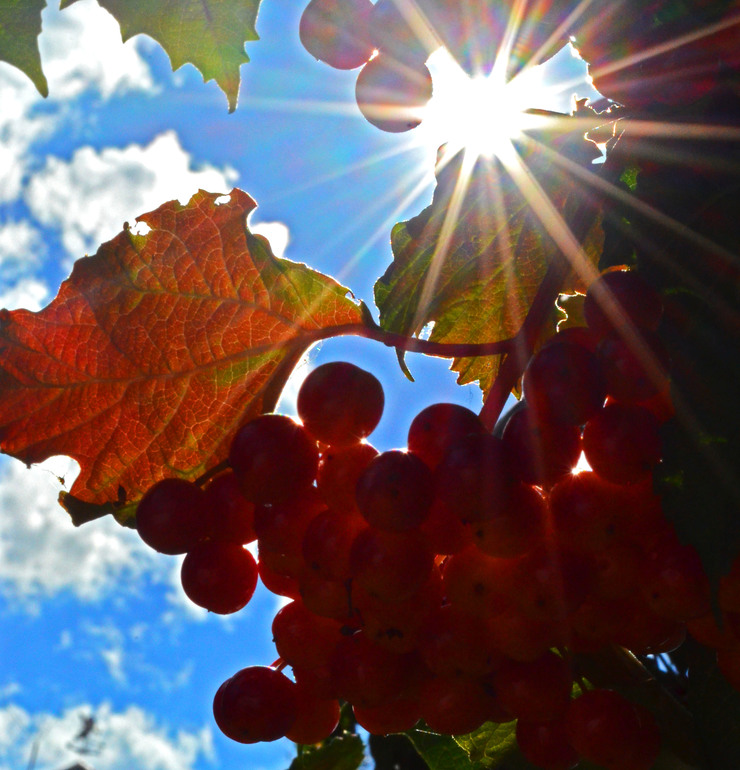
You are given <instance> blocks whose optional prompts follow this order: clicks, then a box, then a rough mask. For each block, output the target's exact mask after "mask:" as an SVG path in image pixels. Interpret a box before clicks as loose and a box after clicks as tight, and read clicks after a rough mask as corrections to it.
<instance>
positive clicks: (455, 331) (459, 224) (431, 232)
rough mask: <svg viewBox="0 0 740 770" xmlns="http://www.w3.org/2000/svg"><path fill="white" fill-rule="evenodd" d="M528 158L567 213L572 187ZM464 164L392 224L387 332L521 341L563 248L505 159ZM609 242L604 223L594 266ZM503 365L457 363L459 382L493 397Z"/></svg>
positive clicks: (381, 291) (443, 174) (384, 310)
mask: <svg viewBox="0 0 740 770" xmlns="http://www.w3.org/2000/svg"><path fill="white" fill-rule="evenodd" d="M581 135H582V132H581ZM579 141H581V143H582V144H586V143H585V142H583V141H582V140H579ZM591 147H592V145H591ZM591 157H593V156H592V155H591V156H588V155H585V156H584V160H586V159H587V160H588V162H589V163H590V158H591ZM526 161H527V165H528V169H529V172H530V173H531V174H533V175H535V176H536V175H537V173H538V172H539V171H541V172H542V173H541V175H540V178H539V179H538V180H537V181H538V182H539V183H540V184H541V185H542V187H543V188H544V189H545V190H546V192H547V193H548V195H549V197H550V200H551V201H552V204H553V205H554V207H555V208H556V209H557V210H558V212H559V213H560V214H561V215H562V216H564V217H565V216H567V211H566V209H567V208H568V206H569V205H572V201H571V198H570V192H571V190H572V184H569V183H566V182H565V179H564V175H563V174H562V173H554V172H553V169H552V164H548V163H547V162H546V161H545V159H544V158H542V157H539V156H538V155H537V153H536V152H530V153H528V157H527V158H526ZM464 163H465V161H464V159H463V155H462V153H460V154H458V155H457V156H456V157H455V158H453V160H452V161H450V162H449V163H447V165H445V166H443V167H442V166H441V167H440V169H439V170H438V175H437V188H436V190H435V193H434V198H433V200H432V203H431V205H430V206H428V207H427V208H426V209H424V211H422V212H421V213H420V214H419V215H418V216H416V217H414V218H413V219H410V220H408V221H407V222H401V223H399V224H397V225H396V226H395V227H394V228H393V231H392V233H391V246H392V248H393V255H394V259H393V262H392V263H391V265H390V266H389V267H388V269H387V270H386V272H385V274H384V275H383V276H382V277H381V278H380V279H379V280H378V281H377V283H376V284H375V301H376V304H377V305H378V308H379V309H380V325H381V327H383V328H384V329H386V330H388V331H392V332H398V333H402V334H416V335H418V334H420V333H421V332H422V330H423V329H424V327H425V326H427V325H428V324H430V323H433V324H434V326H433V329H432V331H431V334H430V336H429V339H431V340H432V341H436V342H445V343H482V342H495V341H498V340H505V339H509V338H511V337H513V336H514V335H515V334H516V333H517V332H518V331H519V329H520V327H521V325H522V322H523V321H524V318H525V317H526V315H527V312H528V311H529V308H530V306H531V304H532V300H533V298H534V296H535V294H536V292H537V289H538V287H539V285H540V283H541V281H542V278H543V277H544V275H545V272H546V270H547V266H548V263H549V260H550V259H551V258H552V256H553V252H554V246H553V242H552V239H551V237H550V235H549V233H548V230H547V227H546V225H545V224H543V221H542V219H541V218H540V216H539V212H538V206H535V205H533V203H532V200H531V199H529V198H528V197H527V196H526V195H525V194H523V193H522V191H521V189H520V185H519V184H517V183H516V182H515V181H514V180H513V179H512V177H511V175H510V174H509V172H508V170H507V169H505V168H504V166H503V164H502V163H501V162H500V161H499V160H497V159H496V158H485V157H481V158H479V159H478V160H477V162H476V164H475V166H474V167H473V168H472V169H468V170H467V171H465V170H462V168H463V166H464ZM548 176H549V177H552V178H548ZM460 179H463V180H466V181H464V183H461V182H459V180H460ZM601 241H602V236H601V227H600V225H599V224H598V222H597V223H596V224H595V225H594V226H593V227H592V228H591V231H590V232H589V235H588V237H587V238H586V239H585V240H584V248H585V251H586V253H587V259H588V260H590V262H591V263H592V264H594V265H595V264H596V262H597V260H598V255H599V254H600V253H601ZM564 288H567V287H564ZM557 320H558V316H557V315H556V313H555V312H553V314H552V317H551V320H550V323H549V324H548V326H547V328H545V329H543V336H545V337H546V336H548V335H549V334H552V333H554V331H555V325H556V321H557ZM499 363H500V356H481V357H477V358H458V359H455V360H454V362H453V364H452V369H453V370H454V371H456V372H458V373H459V377H458V382H459V383H460V384H466V383H471V382H475V381H478V382H479V384H480V387H481V389H482V390H483V391H484V393H486V392H488V390H489V389H490V387H491V384H492V383H493V380H494V378H495V376H496V372H497V371H498V366H499Z"/></svg>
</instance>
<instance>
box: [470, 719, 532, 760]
mask: <svg viewBox="0 0 740 770" xmlns="http://www.w3.org/2000/svg"><path fill="white" fill-rule="evenodd" d="M455 740H456V741H457V742H458V743H459V744H460V746H462V748H463V749H465V751H466V752H467V754H468V756H469V757H470V760H471V762H480V763H481V765H483V767H502V768H503V767H505V768H507V770H508V769H509V768H511V770H514V768H529V767H531V765H530V764H529V762H527V761H526V760H525V759H524V757H523V756H522V755H521V753H520V752H519V749H518V747H517V743H516V722H505V723H503V724H495V723H494V722H486V724H484V725H483V726H482V727H480V728H479V729H478V730H476V731H475V732H472V733H470V734H469V735H460V736H458V737H456V738H455Z"/></svg>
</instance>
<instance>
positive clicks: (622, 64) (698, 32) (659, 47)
mask: <svg viewBox="0 0 740 770" xmlns="http://www.w3.org/2000/svg"><path fill="white" fill-rule="evenodd" d="M738 25H740V12H738V14H737V16H735V17H733V18H730V19H725V20H723V21H719V22H716V23H714V24H707V25H706V26H704V27H701V28H699V29H695V30H693V31H691V32H687V33H686V34H685V35H680V36H679V37H675V38H673V39H672V40H667V41H665V42H663V43H658V44H656V45H654V46H650V47H649V48H645V49H643V50H641V51H640V52H639V53H634V54H631V55H630V56H623V57H622V58H621V59H617V60H615V61H614V62H612V63H611V64H605V65H601V66H599V67H598V68H596V69H595V70H594V71H593V73H592V76H593V77H594V78H595V79H598V78H599V77H600V76H604V75H611V74H614V73H615V72H619V71H621V70H623V69H626V68H628V67H632V66H634V65H636V64H640V63H641V62H644V61H647V60H649V59H652V58H654V57H656V56H662V55H664V54H666V53H670V52H671V51H675V50H677V49H679V48H681V47H683V46H685V45H688V44H689V43H694V42H696V41H697V40H701V39H702V38H705V37H709V36H710V35H713V34H715V33H716V32H722V31H725V30H727V29H730V28H731V27H734V26H738ZM738 34H740V26H739V29H738ZM679 74H680V73H677V72H675V71H671V73H670V77H671V78H674V77H676V76H677V75H679Z"/></svg>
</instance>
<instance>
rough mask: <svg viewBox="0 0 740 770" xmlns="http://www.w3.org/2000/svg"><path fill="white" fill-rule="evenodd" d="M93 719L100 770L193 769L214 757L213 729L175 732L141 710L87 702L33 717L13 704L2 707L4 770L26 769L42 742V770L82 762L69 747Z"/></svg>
mask: <svg viewBox="0 0 740 770" xmlns="http://www.w3.org/2000/svg"><path fill="white" fill-rule="evenodd" d="M91 715H92V716H93V717H94V718H95V728H94V730H93V731H92V732H91V734H90V736H89V742H90V745H91V746H93V745H94V746H95V748H97V749H99V753H96V755H95V770H130V768H133V767H135V768H137V770H191V769H192V768H193V767H194V766H195V765H196V763H197V762H198V760H199V758H201V757H204V758H206V759H212V758H213V756H214V750H213V737H212V733H211V730H210V728H209V727H203V728H202V729H200V730H198V731H195V732H188V731H185V730H180V731H178V732H177V733H176V734H173V732H172V731H171V730H169V729H167V727H165V726H163V725H161V724H158V723H157V721H156V720H155V719H154V717H153V716H152V715H151V714H149V713H148V712H146V711H144V710H143V709H141V708H139V707H137V706H129V707H128V708H127V709H125V710H124V711H114V710H113V708H112V707H111V705H110V704H108V703H103V704H101V705H100V706H99V707H98V708H93V707H92V706H90V705H87V704H81V705H79V706H75V707H74V708H70V709H67V711H65V712H64V713H63V714H61V715H55V714H49V713H36V714H29V713H28V712H26V711H25V710H24V709H22V708H20V707H18V706H16V705H14V704H11V705H9V706H7V707H6V708H4V709H0V767H3V766H4V764H5V763H7V766H8V767H21V766H24V767H25V765H26V763H27V762H28V757H29V755H30V753H31V750H32V747H33V745H34V742H35V741H36V740H38V747H39V750H38V756H37V758H36V766H35V767H36V770H56V769H57V768H59V767H66V766H68V765H70V764H72V763H73V762H75V761H79V754H76V753H75V752H74V751H72V750H71V749H70V748H69V743H70V741H71V740H72V739H74V737H75V736H76V735H77V734H78V733H79V731H80V727H81V725H82V720H83V719H85V718H86V717H89V716H91Z"/></svg>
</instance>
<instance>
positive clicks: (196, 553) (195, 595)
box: [180, 540, 257, 615]
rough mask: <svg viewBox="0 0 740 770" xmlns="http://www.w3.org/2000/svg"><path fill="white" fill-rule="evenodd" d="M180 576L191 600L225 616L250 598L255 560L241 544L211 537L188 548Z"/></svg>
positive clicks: (255, 577) (253, 582)
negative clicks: (190, 548) (190, 549)
mask: <svg viewBox="0 0 740 770" xmlns="http://www.w3.org/2000/svg"><path fill="white" fill-rule="evenodd" d="M180 577H181V580H182V587H183V590H184V591H185V593H186V594H187V596H188V598H189V599H190V600H191V601H192V602H194V603H195V604H197V605H198V606H199V607H204V608H205V609H207V610H209V611H210V612H216V613H218V614H219V615H228V614H230V613H232V612H238V611H239V610H240V609H241V608H242V607H244V606H245V605H246V604H247V603H248V602H249V600H250V599H251V598H252V594H254V589H255V587H256V585H257V562H256V561H255V560H254V557H253V556H252V554H251V553H250V552H249V551H247V550H246V549H245V548H243V547H242V546H241V545H237V544H236V543H225V542H219V541H215V540H214V541H212V542H208V543H201V544H200V545H197V546H196V547H195V548H193V550H192V551H188V554H187V556H186V557H185V559H184V561H183V563H182V569H181V571H180Z"/></svg>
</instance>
